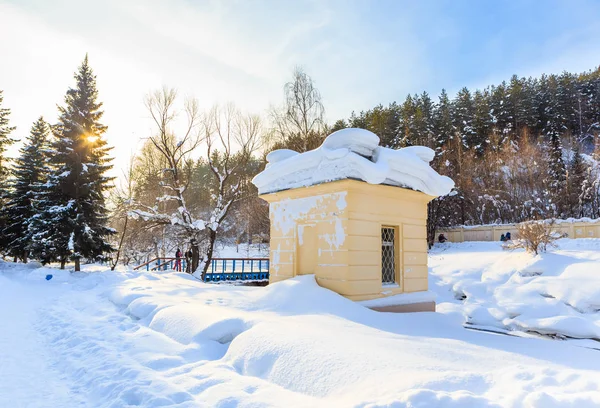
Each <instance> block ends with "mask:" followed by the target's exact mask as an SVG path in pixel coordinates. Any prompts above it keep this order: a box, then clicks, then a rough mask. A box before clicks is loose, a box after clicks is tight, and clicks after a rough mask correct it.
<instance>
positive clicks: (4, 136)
mask: <svg viewBox="0 0 600 408" xmlns="http://www.w3.org/2000/svg"><path fill="white" fill-rule="evenodd" d="M2 93H3V91H0V182H1V183H3V182H4V181H5V180H6V176H7V175H8V167H7V165H6V163H7V159H6V158H5V157H4V154H5V153H6V149H8V147H9V146H10V145H11V144H13V143H14V142H15V139H12V138H11V137H10V134H11V132H12V131H13V130H15V127H14V126H9V125H8V124H9V120H8V117H9V116H10V109H7V108H3V107H2V102H4V96H3V95H2Z"/></svg>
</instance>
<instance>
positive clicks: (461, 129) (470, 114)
mask: <svg viewBox="0 0 600 408" xmlns="http://www.w3.org/2000/svg"><path fill="white" fill-rule="evenodd" d="M453 106H454V109H453V119H454V127H455V128H456V131H457V132H458V134H459V135H460V138H461V141H462V143H463V146H465V147H466V148H467V149H469V148H475V149H478V150H479V149H481V148H482V146H481V143H480V142H481V141H480V140H479V139H478V137H477V133H476V132H475V127H474V122H473V120H474V117H475V106H474V105H473V98H472V97H471V92H469V90H468V89H467V88H463V89H461V90H460V91H458V94H457V95H456V98H455V99H454V104H453Z"/></svg>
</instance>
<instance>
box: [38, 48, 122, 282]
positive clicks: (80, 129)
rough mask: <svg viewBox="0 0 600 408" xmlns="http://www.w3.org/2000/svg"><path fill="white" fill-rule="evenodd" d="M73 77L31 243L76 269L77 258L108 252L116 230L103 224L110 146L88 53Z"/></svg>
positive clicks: (56, 133) (53, 146)
mask: <svg viewBox="0 0 600 408" xmlns="http://www.w3.org/2000/svg"><path fill="white" fill-rule="evenodd" d="M75 80H76V86H75V88H73V89H69V90H68V91H67V94H66V96H65V106H64V107H60V108H59V112H60V117H59V120H58V124H57V125H56V126H54V127H53V133H54V137H55V140H54V142H53V143H52V148H51V155H50V156H51V158H50V163H51V164H52V172H51V174H50V176H49V178H48V182H47V183H46V186H47V191H46V192H45V194H44V199H43V200H41V204H42V206H43V210H42V211H41V213H40V216H39V217H36V219H35V220H34V222H33V229H34V232H35V244H34V245H33V246H34V248H35V250H36V252H37V253H40V254H42V256H43V257H45V260H48V259H51V260H55V259H57V260H59V261H61V266H63V267H64V263H65V262H66V260H67V258H71V259H73V260H74V261H75V270H76V271H78V270H79V269H80V259H81V258H87V259H90V260H95V259H98V257H100V256H102V255H103V254H104V253H106V252H110V251H112V247H111V245H110V243H109V242H108V241H107V239H108V237H109V236H110V235H111V234H112V233H113V232H114V231H113V230H112V229H111V228H108V227H107V224H108V216H107V214H108V211H107V209H106V206H105V201H104V192H105V191H106V190H107V189H108V188H109V182H110V180H111V178H110V177H108V176H106V174H105V173H106V171H107V170H109V169H110V168H111V167H112V166H111V165H110V161H111V160H112V159H111V158H109V157H108V152H109V150H110V149H111V148H110V147H108V146H107V143H106V141H105V140H104V139H103V138H102V135H103V134H104V132H106V126H105V125H103V124H101V123H100V119H101V117H102V114H103V111H101V110H100V108H101V107H102V103H100V102H98V101H97V99H98V90H97V89H96V77H95V75H94V74H93V71H92V69H91V67H90V66H89V63H88V58H87V55H86V57H85V59H84V60H83V63H82V64H81V66H80V67H79V70H78V71H77V72H76V73H75Z"/></svg>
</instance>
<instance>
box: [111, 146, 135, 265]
mask: <svg viewBox="0 0 600 408" xmlns="http://www.w3.org/2000/svg"><path fill="white" fill-rule="evenodd" d="M134 171H135V157H131V159H130V161H129V166H128V167H127V170H126V171H124V172H123V182H122V184H121V185H119V186H115V188H113V190H112V191H111V196H110V198H111V201H112V202H113V206H114V209H113V211H112V214H113V215H112V217H111V218H112V220H113V223H115V224H117V226H118V228H117V231H119V232H120V234H119V242H118V244H117V245H116V248H117V251H116V253H115V256H114V258H112V259H111V261H110V269H111V270H112V271H114V270H115V268H116V267H117V265H118V263H119V259H120V257H121V252H122V249H123V243H124V242H125V237H126V236H127V233H128V230H127V225H128V224H129V211H130V210H131V205H132V203H133V194H134V184H135V181H134Z"/></svg>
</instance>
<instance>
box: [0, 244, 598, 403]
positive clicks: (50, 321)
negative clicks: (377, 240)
mask: <svg viewBox="0 0 600 408" xmlns="http://www.w3.org/2000/svg"><path fill="white" fill-rule="evenodd" d="M494 244H495V243H482V244H473V243H469V244H461V245H449V246H444V247H439V248H436V249H435V252H434V254H433V255H432V257H431V263H432V270H433V273H434V276H433V277H432V284H433V285H432V286H434V287H435V289H436V291H437V292H438V293H439V294H440V295H439V296H440V299H439V301H441V302H442V303H441V305H440V307H441V309H442V311H443V312H444V313H416V314H388V313H378V312H373V311H371V310H369V309H366V308H364V307H362V306H360V305H358V304H355V303H352V302H350V301H348V300H346V299H344V298H342V297H340V296H338V295H336V294H334V293H332V292H330V291H327V290H325V289H323V288H320V287H318V286H317V285H316V284H315V282H314V279H313V278H312V277H310V276H305V277H301V278H298V279H293V280H288V281H284V282H280V283H278V284H275V285H271V286H269V287H266V288H259V287H228V286H222V285H219V286H217V285H209V284H204V283H202V282H199V281H197V280H195V279H194V278H192V277H190V276H188V275H185V274H179V273H172V272H129V271H127V272H114V273H113V272H104V273H98V271H99V267H88V268H87V269H86V271H85V272H82V273H77V274H74V273H69V272H64V271H62V272H61V271H57V270H52V269H50V268H34V267H33V266H27V267H24V266H23V265H14V264H10V263H0V407H53V408H58V407H130V406H141V407H163V406H173V407H175V406H176V407H205V406H206V407H238V406H240V407H263V406H274V407H319V406H322V407H338V406H339V407H384V406H385V407H461V408H464V407H496V406H501V407H544V408H545V407H569V406H573V407H597V406H599V405H600V369H599V367H600V352H599V351H597V350H593V349H589V348H585V347H579V346H578V345H576V343H572V342H565V341H556V340H545V339H538V338H520V337H514V336H506V335H499V334H491V333H485V332H477V331H471V330H466V329H464V328H463V324H464V317H463V312H464V311H466V310H468V309H469V308H470V307H471V306H472V305H475V304H476V305H478V307H479V309H481V310H485V309H490V308H492V306H491V305H492V303H493V302H494V301H496V302H499V300H498V299H500V298H499V297H498V296H500V294H501V293H502V292H508V293H509V294H510V293H511V290H512V291H513V292H515V291H517V292H518V289H519V288H527V287H528V285H532V283H533V282H534V280H535V279H541V278H542V277H543V276H544V275H541V276H528V277H526V278H527V279H529V280H527V282H526V284H525V285H516V286H515V287H512V289H511V288H510V287H509V286H505V285H510V284H511V282H512V281H511V276H514V274H515V273H516V272H514V271H513V272H512V273H509V272H505V273H501V269H502V264H504V265H505V266H506V267H510V268H512V265H513V264H512V263H510V262H509V258H503V257H505V256H506V254H505V253H504V252H502V250H501V249H500V248H499V247H493V246H492V245H494ZM469 245H473V247H472V248H470V247H469ZM486 245H489V248H486V247H485V246H486ZM580 245H584V244H579V243H577V242H571V243H569V242H567V243H566V245H565V249H563V250H561V251H558V252H555V253H553V254H548V255H545V256H544V257H542V258H541V260H540V261H536V262H539V263H540V264H543V265H551V267H552V268H554V269H548V271H553V272H547V273H548V274H550V275H551V276H547V277H548V278H550V277H553V278H555V279H562V281H561V282H560V283H562V286H561V285H558V284H557V285H556V288H560V287H563V288H564V287H565V285H566V286H568V287H570V286H569V285H567V282H570V281H571V279H574V278H572V277H571V275H570V274H567V275H565V273H566V272H567V271H568V270H569V268H566V269H565V271H562V272H561V271H560V270H559V269H560V268H559V267H557V266H556V265H557V264H558V261H556V260H552V259H551V258H552V257H553V256H565V257H566V256H568V255H567V254H566V253H565V251H572V252H573V253H577V254H579V255H577V256H575V255H574V254H571V255H572V258H573V259H574V260H575V259H576V260H578V262H575V261H573V262H571V264H573V265H580V264H585V263H590V262H591V263H593V262H594V259H592V258H591V257H592V255H593V252H594V250H593V249H591V248H587V249H586V248H579V249H577V248H575V247H576V246H580ZM590 245H592V244H590ZM596 245H600V244H596ZM571 246H573V249H567V248H570V247H571ZM467 251H471V254H470V255H465V253H466V252H467ZM513 255H514V256H517V257H519V258H522V259H523V264H524V263H525V260H526V259H527V258H525V257H523V256H522V254H513ZM569 256H570V255H569ZM514 262H515V264H516V263H518V264H519V265H521V262H520V261H514ZM527 262H530V264H531V265H535V262H534V261H527ZM596 262H597V261H596ZM459 264H461V265H462V266H461V265H459ZM566 264H567V263H566V261H565V263H563V265H566ZM491 265H496V267H491ZM528 265H529V264H528ZM453 267H455V268H456V269H455V271H458V272H455V273H456V274H462V277H452V276H453V273H452V271H451V268H453ZM515 268H516V269H515V271H516V270H522V268H521V269H519V268H520V267H517V266H515ZM563 269H564V268H563ZM598 269H599V268H596V269H595V270H598ZM476 270H479V272H477V271H476ZM490 270H491V271H492V272H495V274H493V275H492V276H488V275H490V274H491V273H492V272H485V271H490ZM529 270H530V271H534V270H535V268H533V269H529ZM576 271H577V270H576ZM48 273H50V274H53V278H52V279H51V280H49V281H47V280H46V279H45V276H46V275H47V274H48ZM544 273H546V272H544ZM581 273H583V272H581V271H580V272H578V274H576V276H579V274H581ZM500 276H501V277H502V278H501V279H500ZM522 278H525V277H522ZM577 279H579V278H577ZM590 279H591V278H590ZM477 281H479V282H482V283H481V284H477ZM460 282H462V283H460ZM488 282H496V283H494V285H495V286H494V287H492V286H491V285H492V284H491V283H488ZM459 283H460V285H459ZM543 283H544V282H541V283H538V284H536V285H534V286H535V287H538V286H540V285H542V284H543ZM588 283H589V282H588ZM456 285H459V286H456ZM547 285H549V286H548V287H550V286H551V285H550V284H547ZM453 286H454V287H456V288H458V287H460V288H462V289H461V290H462V293H464V294H465V295H466V296H467V298H466V299H465V300H464V301H459V300H455V299H454V292H457V289H455V290H454V292H453V291H452V290H451V288H452V287H453ZM589 286H591V284H590V285H586V286H585V287H584V288H583V289H584V290H589V291H590V292H586V293H590V294H591V295H594V293H593V289H597V287H596V288H591V287H589ZM473 288H477V290H475V289H473ZM486 290H491V293H492V295H493V296H492V295H484V294H485V293H487V292H486ZM522 290H523V303H525V302H529V301H531V300H532V299H534V296H533V295H532V294H531V291H529V290H525V289H522ZM544 290H545V289H544ZM517 292H515V293H512V298H511V299H513V300H510V302H513V301H516V300H515V299H516V297H517ZM559 292H560V291H559V290H558V289H556V290H555V291H551V292H548V293H547V294H550V295H552V296H554V297H555V299H567V297H568V294H569V293H571V296H574V297H573V298H568V299H570V302H571V301H572V302H575V298H577V299H579V300H578V301H579V302H583V303H578V305H579V307H583V306H582V305H583V304H584V303H585V302H584V301H583V297H585V296H587V295H580V294H579V293H580V292H578V291H572V290H570V289H568V290H567V289H565V290H564V293H563V292H560V293H562V295H559ZM444 296H445V297H446V298H443V297H444ZM505 296H506V295H505ZM561 296H562V297H561ZM542 298H543V299H551V298H549V297H542ZM476 299H479V300H476ZM570 304H571V303H570ZM497 307H498V308H500V309H501V310H504V309H506V310H512V307H511V306H509V305H508V304H506V305H497ZM532 307H533V308H535V309H536V310H537V309H541V306H535V305H534V306H532ZM522 308H524V306H522ZM479 309H477V308H474V309H473V310H479ZM554 310H555V312H560V311H562V310H563V309H562V308H560V307H558V306H557V308H556V309H554ZM565 310H566V309H565ZM478 313H479V314H481V315H485V313H484V312H482V311H480V312H478ZM478 313H465V314H466V315H467V316H469V315H470V314H473V315H478ZM490 313H491V312H490ZM527 319H532V318H531V317H528V318H527ZM478 322H479V321H478ZM483 323H485V324H486V325H489V324H490V320H489V319H488V320H485V322H483ZM506 327H508V325H506ZM588 341H591V340H588Z"/></svg>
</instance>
